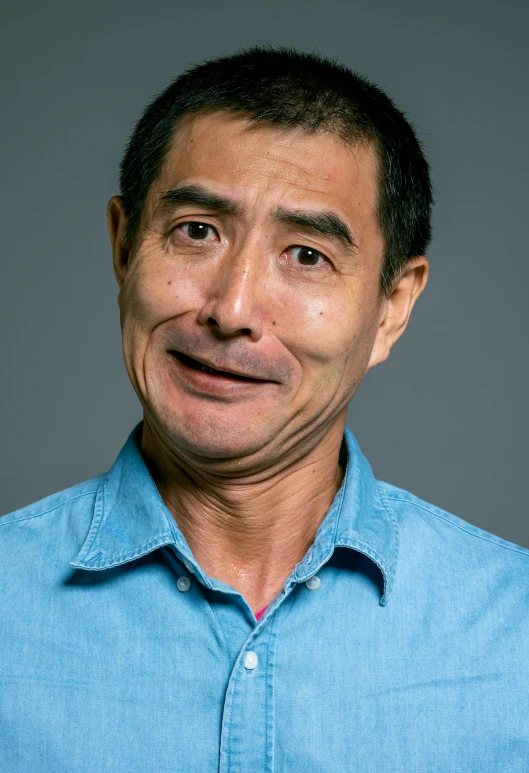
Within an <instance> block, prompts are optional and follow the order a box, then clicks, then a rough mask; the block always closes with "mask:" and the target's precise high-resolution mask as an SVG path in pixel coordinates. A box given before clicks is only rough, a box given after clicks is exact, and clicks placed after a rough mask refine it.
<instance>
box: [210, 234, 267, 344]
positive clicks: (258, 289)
mask: <svg viewBox="0 0 529 773" xmlns="http://www.w3.org/2000/svg"><path fill="white" fill-rule="evenodd" d="M265 266H266V259H265V260H263V259H262V258H261V257H260V256H259V255H258V254H256V250H255V248H253V249H252V248H250V247H248V248H247V249H244V250H241V251H240V252H239V253H238V254H237V255H233V254H232V255H225V256H224V258H223V260H222V262H221V263H220V264H219V265H218V266H217V267H216V270H215V274H214V275H213V277H212V278H211V281H210V283H209V284H208V293H207V299H206V301H205V303H204V305H203V307H202V308H201V309H200V312H199V315H198V321H199V323H200V324H202V325H209V327H210V328H211V329H212V330H213V332H215V333H216V334H217V335H219V336H221V337H225V338H232V337H234V336H238V335H246V336H248V337H249V338H250V339H251V340H253V341H258V340H259V339H260V338H261V336H262V334H263V318H262V309H263V306H262V304H261V302H260V298H262V289H263V283H264V281H265V276H264V274H265V273H266V269H265Z"/></svg>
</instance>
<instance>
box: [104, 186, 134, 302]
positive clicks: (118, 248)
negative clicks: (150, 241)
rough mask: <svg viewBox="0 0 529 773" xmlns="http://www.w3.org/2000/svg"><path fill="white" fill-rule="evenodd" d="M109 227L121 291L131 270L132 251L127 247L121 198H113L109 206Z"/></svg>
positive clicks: (115, 270)
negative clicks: (129, 269)
mask: <svg viewBox="0 0 529 773" xmlns="http://www.w3.org/2000/svg"><path fill="white" fill-rule="evenodd" d="M107 226H108V233H109V234H110V243H111V245H112V258H113V265H114V275H115V277H116V279H117V282H118V285H119V288H120V289H121V287H122V285H123V281H124V279H125V275H126V273H127V270H128V268H129V261H130V250H129V248H128V247H126V246H125V234H126V230H127V217H126V215H125V210H124V209H123V201H122V198H121V196H112V198H111V199H110V201H109V202H108V206H107Z"/></svg>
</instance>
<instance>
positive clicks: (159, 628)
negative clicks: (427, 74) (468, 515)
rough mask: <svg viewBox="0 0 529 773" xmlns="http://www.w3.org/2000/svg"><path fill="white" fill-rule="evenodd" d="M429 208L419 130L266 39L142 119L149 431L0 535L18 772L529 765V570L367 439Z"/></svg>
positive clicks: (111, 209)
mask: <svg viewBox="0 0 529 773" xmlns="http://www.w3.org/2000/svg"><path fill="white" fill-rule="evenodd" d="M430 209H431V188H430V181H429V173H428V165H427V163H426V161H425V159H424V156H423V153H422V151H421V148H420V145H419V143H418V141H417V138H416V137H415V134H414V132H413V129H412V128H411V126H410V125H409V124H408V122H407V121H406V120H405V118H404V116H403V115H402V114H401V113H400V112H399V110H398V109H397V108H396V107H395V106H394V104H393V103H392V102H391V101H390V99H389V98H388V97H387V96H386V95H385V94H384V93H383V92H382V91H380V90H379V89H378V88H377V87H375V86H374V85H372V84H370V83H369V82H367V81H366V80H364V79H363V78H361V77H359V76H356V75H354V74H353V73H351V72H350V71H348V70H347V69H345V68H343V67H341V66H338V65H336V64H334V63H332V62H330V61H328V60H326V59H324V58H322V57H317V56H312V55H306V54H303V53H299V52H296V51H292V50H285V49H277V50H274V49H267V48H254V49H250V50H247V51H244V52H242V53H239V54H236V55H234V56H231V57H225V58H221V59H218V60H214V61H210V62H207V63H205V64H203V65H200V66H198V67H195V68H193V69H192V70H190V71H188V72H187V73H185V74H184V75H183V76H181V77H180V78H179V79H177V80H176V81H175V82H174V83H173V84H172V85H171V86H169V87H168V88H167V89H166V90H165V91H164V92H163V93H162V94H161V95H160V96H159V97H157V99H156V100H155V101H154V102H153V103H152V104H151V105H150V106H149V107H148V108H147V110H146V111H145V113H144V115H143V117H142V118H141V120H140V121H139V123H138V125H137V127H136V129H135V131H134V134H133V136H132V138H131V140H130V143H129V145H128V148H127V150H126V153H125V155H124V158H123V161H122V165H121V196H120V197H114V198H112V199H111V201H110V203H109V206H108V225H109V231H110V237H111V243H112V252H113V258H114V272H115V275H116V278H117V281H118V285H119V296H118V302H119V308H120V313H121V326H122V334H123V352H124V358H125V363H126V366H127V370H128V373H129V376H130V379H131V381H132V384H133V386H134V389H135V391H136V393H137V395H138V398H139V399H140V401H141V404H142V406H143V421H142V422H141V423H140V424H138V426H137V427H136V428H135V429H134V430H133V431H132V433H131V435H130V437H129V439H128V440H127V442H126V444H125V446H124V447H123V450H122V451H121V453H120V455H119V457H118V459H117V460H116V462H115V464H114V466H113V467H112V469H111V470H110V471H109V472H108V473H107V474H105V475H101V476H99V477H97V478H95V479H92V480H89V481H86V482H84V483H81V484H79V485H77V486H74V487H73V488H71V489H68V490H67V491H63V492H60V493H58V494H55V495H53V496H51V497H48V498H47V499H45V500H43V501H41V502H38V503H36V504H33V505H31V506H29V507H26V508H24V509H22V510H20V511H18V512H15V513H11V514H10V515H7V516H5V517H3V518H2V519H1V520H0V527H1V528H0V553H1V564H0V566H1V569H0V572H1V574H0V579H1V582H0V587H1V596H0V599H1V601H0V609H1V614H2V621H3V631H2V657H1V659H0V677H1V684H2V689H1V690H0V718H1V728H2V732H1V733H0V769H1V770H2V771H4V772H5V773H15V772H16V773H20V772H21V771H23V772H24V773H26V771H39V772H40V773H60V772H62V771H80V772H82V773H96V772H97V773H100V772H101V771H111V772H112V773H125V771H126V773H136V772H137V773H140V772H141V773H143V772H144V771H156V773H162V772H165V771H167V772H169V771H171V772H176V771H178V772H181V773H191V772H195V771H196V773H209V771H221V772H222V773H228V772H229V773H256V772H257V771H267V772H269V773H272V771H275V772H276V773H283V772H290V771H292V772H293V773H316V771H322V772H323V771H325V773H328V772H329V773H350V772H351V771H373V772H375V771H376V773H382V772H387V773H400V772H401V771H420V772H421V773H424V771H446V772H448V771H450V772H452V771H458V773H476V771H509V773H513V772H514V771H527V770H529V720H528V716H529V700H528V694H527V684H528V681H527V676H528V663H529V659H528V648H527V644H528V640H529V639H528V634H529V616H528V612H527V609H528V597H529V582H528V571H529V551H527V550H525V549H524V548H522V547H520V546H518V545H514V544H512V543H509V542H506V541H504V540H502V539H500V538H499V537H497V536H494V535H492V534H489V533H487V532H485V531H483V530H481V529H479V528H476V527H474V526H472V525H470V524H468V523H466V522H465V521H463V520H461V519H460V518H457V517H456V516H453V515H451V514H449V513H446V512H444V511H442V510H440V509H439V508H437V507H435V506H434V505H431V504H428V503H426V502H423V501H421V500H419V499H418V498H417V497H415V496H414V495H413V494H411V493H409V492H406V491H404V490H402V489H399V488H396V487H395V486H391V485H389V484H387V483H383V482H380V481H377V480H375V478H374V477H373V474H372V472H371V469H370V467H369V464H368V462H367V460H366V459H365V458H364V456H363V455H362V453H361V451H360V448H359V447H358V444H357V442H356V440H355V438H354V436H353V434H352V433H351V431H350V430H348V429H345V418H346V410H347V405H348V402H349V400H350V399H351V397H352V396H353V395H354V393H355V391H356V389H357V388H358V386H359V384H360V382H361V381H362V378H363V377H364V375H365V373H366V371H367V370H368V369H369V368H371V367H373V366H375V365H377V364H379V363H381V362H383V361H384V360H385V359H386V358H387V357H388V355H389V353H390V350H391V348H392V346H393V344H394V343H395V342H396V341H397V340H398V338H399V337H400V336H401V335H402V333H403V332H404V330H405V328H406V325H407V323H408V320H409V317H410V313H411V310H412V308H413V306H414V303H415V301H416V300H417V298H418V296H419V295H420V293H421V292H422V290H423V289H424V287H425V285H426V281H427V277H428V261H427V259H426V257H425V256H424V253H425V251H426V247H427V245H428V242H429V238H430ZM396 410H398V406H396ZM413 418H414V417H410V420H411V421H412V420H413Z"/></svg>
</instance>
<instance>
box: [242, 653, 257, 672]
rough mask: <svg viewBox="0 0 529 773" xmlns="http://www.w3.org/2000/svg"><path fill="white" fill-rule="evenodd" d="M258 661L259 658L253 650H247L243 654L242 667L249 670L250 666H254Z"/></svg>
mask: <svg viewBox="0 0 529 773" xmlns="http://www.w3.org/2000/svg"><path fill="white" fill-rule="evenodd" d="M258 662H259V658H258V657H257V655H256V654H255V652H252V650H249V651H248V652H247V653H246V655H245V656H244V667H245V668H247V669H249V670H250V671H251V670H252V668H255V667H256V665H257V663H258Z"/></svg>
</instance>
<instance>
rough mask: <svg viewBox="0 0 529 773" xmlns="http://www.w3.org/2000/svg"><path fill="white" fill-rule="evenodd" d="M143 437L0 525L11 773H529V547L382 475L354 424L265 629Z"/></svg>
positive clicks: (3, 675) (1, 638) (5, 734)
mask: <svg viewBox="0 0 529 773" xmlns="http://www.w3.org/2000/svg"><path fill="white" fill-rule="evenodd" d="M141 432H142V423H141V422H140V424H138V425H137V426H136V427H135V429H134V430H133V431H132V432H131V434H130V436H129V438H128V440H127V442H126V444H125V445H124V447H123V449H122V451H121V453H120V454H119V456H118V458H117V460H116V462H115V464H114V465H113V467H112V468H111V470H110V471H109V472H108V473H106V474H104V475H101V476H99V477H96V478H93V479H92V480H88V481H86V482H84V483H81V484H79V485H77V486H74V487H73V488H70V489H67V490H65V491H62V492H60V493H57V494H54V495H53V496H50V497H47V498H46V499H44V500H41V501H40V502H37V503H35V504H32V505H30V506H28V507H25V508H23V509H21V510H18V511H16V512H14V513H10V514H9V515H6V516H3V517H2V518H0V629H1V633H0V771H1V773H66V772H67V771H68V772H70V771H72V772H78V773H103V771H108V773H150V772H151V771H152V773H217V772H218V771H220V773H261V772H262V773H272V772H273V773H353V771H354V772H355V773H357V772H358V773H404V772H405V771H406V773H414V772H417V773H428V772H429V771H435V773H481V772H482V771H483V772H484V773H485V771H486V773H518V772H519V773H522V771H523V773H527V771H529V551H528V550H525V549H524V548H523V547H520V546H518V545H515V544H513V543H510V542H507V541H505V540H503V539H501V538H500V537H497V536H495V535H493V534H490V533H488V532H486V531H484V530H482V529H479V528H477V527H475V526H472V525H470V524H469V523H467V522H466V521H464V520H462V519H460V518H458V517H456V516H454V515H451V514H450V513H447V512H445V511H443V510H441V509H439V508H437V507H435V506H433V505H431V504H429V503H427V502H424V501H422V500H420V499H418V498H417V497H415V496H414V495H413V494H411V493H409V492H407V491H404V490H402V489H400V488H397V487H395V486H392V485H389V484H387V483H383V482H381V481H378V480H376V479H375V478H374V476H373V473H372V471H371V468H370V466H369V464H368V462H367V460H366V459H365V457H364V456H363V454H362V453H361V450H360V448H359V446H358V443H357V441H356V439H355V437H354V435H353V434H352V432H351V431H350V430H349V429H346V430H345V434H344V441H343V443H342V450H341V453H342V459H343V462H344V464H346V474H345V477H344V480H343V483H342V486H341V488H340V490H339V491H338V493H337V494H336V497H335V499H334V501H333V503H332V506H331V507H330V509H329V511H328V513H327V514H326V516H325V519H324V520H323V522H322V523H321V525H320V527H319V530H318V532H317V535H316V538H315V540H314V543H313V545H312V547H311V548H310V549H309V550H308V552H307V554H306V555H305V556H304V558H303V560H302V561H300V563H299V564H298V565H297V566H296V567H295V569H294V570H293V571H292V573H291V575H290V576H289V577H288V579H287V580H286V582H285V585H284V589H283V591H282V592H281V593H280V594H279V595H278V596H277V597H276V599H275V600H274V601H273V602H272V603H271V604H270V605H269V607H268V608H267V609H266V612H265V613H264V615H263V616H262V617H261V619H260V620H259V621H256V619H255V616H254V615H253V613H252V611H251V609H250V608H249V606H248V604H247V602H246V601H245V599H244V598H243V597H242V596H241V594H240V593H238V592H237V591H236V590H234V589H233V588H231V587H230V586H229V585H226V584H225V583H223V582H220V581H218V580H216V579H214V578H213V577H209V576H208V575H206V574H205V572H204V571H203V569H202V568H201V567H200V566H199V564H198V563H197V562H196V560H195V558H194V556H193V554H192V553H191V551H190V549H189V546H188V545H187V543H186V540H185V539H184V537H183V535H182V533H181V531H180V530H179V528H178V526H177V524H176V522H175V520H174V518H173V517H172V516H171V514H170V512H169V510H168V509H167V508H166V507H165V505H164V502H163V500H162V499H161V497H160V495H159V493H158V490H157V488H156V485H155V483H154V481H153V479H152V477H151V475H150V473H149V471H148V469H147V467H146V465H145V463H144V460H143V457H142V454H141V451H140V441H141ZM483 485H486V480H484V482H483ZM315 576H316V577H317V578H318V579H319V581H320V582H319V586H318V587H316V588H315V587H314V586H316V585H318V582H317V581H313V582H312V583H311V582H309V583H308V586H307V584H306V583H307V581H308V580H310V578H313V577H315ZM182 578H186V579H184V580H182ZM311 587H312V588H313V589H311ZM248 653H253V654H250V655H249V654H248Z"/></svg>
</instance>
